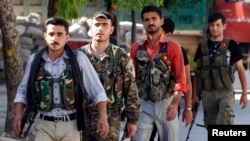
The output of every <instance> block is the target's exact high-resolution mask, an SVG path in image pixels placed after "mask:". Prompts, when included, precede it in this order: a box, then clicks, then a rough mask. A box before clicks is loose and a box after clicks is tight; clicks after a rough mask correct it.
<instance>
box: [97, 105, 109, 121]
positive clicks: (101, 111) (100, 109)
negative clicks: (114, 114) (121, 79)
mask: <svg viewBox="0 0 250 141" xmlns="http://www.w3.org/2000/svg"><path fill="white" fill-rule="evenodd" d="M97 109H98V112H99V116H100V118H101V119H108V117H107V103H106V101H101V102H98V103H97Z"/></svg>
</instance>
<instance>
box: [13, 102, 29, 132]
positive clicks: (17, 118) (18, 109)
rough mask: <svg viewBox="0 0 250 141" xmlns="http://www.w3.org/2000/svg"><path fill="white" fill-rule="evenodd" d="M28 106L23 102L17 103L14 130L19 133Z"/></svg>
mask: <svg viewBox="0 0 250 141" xmlns="http://www.w3.org/2000/svg"><path fill="white" fill-rule="evenodd" d="M25 107H26V106H25V105H24V104H23V103H15V118H14V122H13V125H12V127H13V130H14V132H15V133H16V134H17V135H19V134H20V132H21V130H22V129H21V124H22V118H23V116H24V112H23V111H24V108H25Z"/></svg>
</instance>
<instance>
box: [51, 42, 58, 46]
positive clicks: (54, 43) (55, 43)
mask: <svg viewBox="0 0 250 141" xmlns="http://www.w3.org/2000/svg"><path fill="white" fill-rule="evenodd" d="M51 45H59V43H58V42H53V43H51Z"/></svg>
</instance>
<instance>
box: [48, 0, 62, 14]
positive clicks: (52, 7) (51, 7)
mask: <svg viewBox="0 0 250 141" xmlns="http://www.w3.org/2000/svg"><path fill="white" fill-rule="evenodd" d="M59 1H60V0H49V4H48V15H47V18H49V17H54V16H55V15H56V12H57V11H58V8H59Z"/></svg>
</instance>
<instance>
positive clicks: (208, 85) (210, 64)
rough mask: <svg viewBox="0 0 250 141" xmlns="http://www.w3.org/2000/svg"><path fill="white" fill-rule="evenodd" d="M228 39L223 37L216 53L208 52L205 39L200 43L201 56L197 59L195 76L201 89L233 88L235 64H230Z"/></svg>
mask: <svg viewBox="0 0 250 141" xmlns="http://www.w3.org/2000/svg"><path fill="white" fill-rule="evenodd" d="M229 42H230V39H228V38H224V39H223V41H222V42H221V44H220V46H219V48H218V49H217V53H216V54H210V53H209V50H208V46H207V40H204V41H202V43H201V56H202V57H201V58H199V59H198V60H197V70H196V76H197V77H198V79H199V84H198V86H199V89H201V90H207V91H210V90H224V89H233V82H234V72H235V64H233V65H231V64H230V57H231V52H230V51H229V49H228V45H229Z"/></svg>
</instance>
